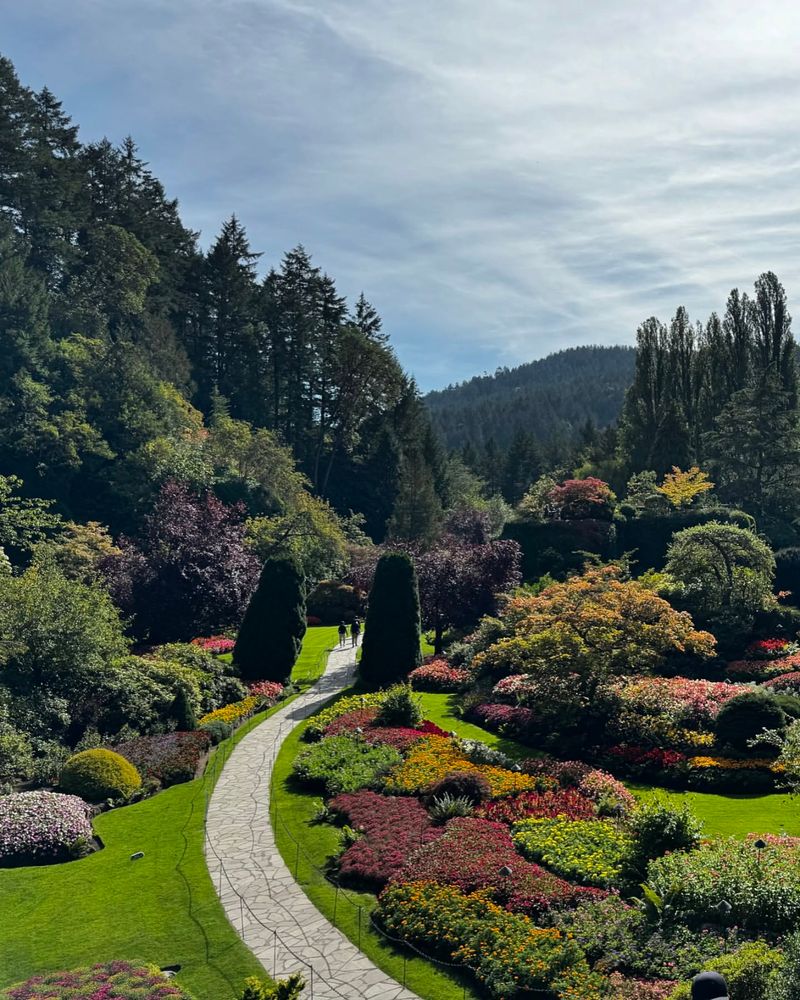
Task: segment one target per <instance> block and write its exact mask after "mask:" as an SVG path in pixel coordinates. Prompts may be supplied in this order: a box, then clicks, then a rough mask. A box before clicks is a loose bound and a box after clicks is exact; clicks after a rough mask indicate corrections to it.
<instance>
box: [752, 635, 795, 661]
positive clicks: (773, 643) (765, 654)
mask: <svg viewBox="0 0 800 1000" xmlns="http://www.w3.org/2000/svg"><path fill="white" fill-rule="evenodd" d="M791 645H792V643H790V642H789V640H788V639H756V641H755V642H751V643H750V645H749V646H748V647H747V650H746V651H745V656H746V658H747V659H749V660H774V659H777V658H778V657H781V656H784V655H785V654H786V652H787V651H788V650H789V647H790V646H791Z"/></svg>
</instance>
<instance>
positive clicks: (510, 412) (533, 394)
mask: <svg viewBox="0 0 800 1000" xmlns="http://www.w3.org/2000/svg"><path fill="white" fill-rule="evenodd" d="M633 363H634V350H633V348H630V347H571V348H569V349H567V350H565V351H558V352H557V353H556V354H550V355H548V356H547V357H546V358H542V359H540V360H539V361H532V362H530V363H529V364H526V365H519V367H517V368H498V369H497V371H496V372H495V373H494V374H493V375H478V376H476V377H475V378H472V379H470V380H469V381H467V382H462V383H460V384H459V385H451V386H448V387H447V388H446V389H441V390H438V391H435V392H430V393H428V394H427V395H426V397H425V402H426V404H427V405H428V409H429V410H430V413H431V416H432V418H433V424H434V427H435V428H436V430H437V431H438V432H439V434H440V435H441V437H442V440H443V441H444V443H445V445H446V446H447V447H448V448H463V447H464V446H465V445H466V444H468V443H469V444H470V445H472V446H473V447H475V448H485V447H486V446H487V444H489V442H493V443H494V445H496V446H498V447H499V448H501V449H506V448H508V446H509V445H510V444H511V441H512V439H513V437H514V434H515V432H516V431H517V430H519V429H520V428H524V429H525V430H527V431H528V432H530V433H531V434H533V436H534V437H535V438H536V440H537V441H538V442H539V443H540V444H553V443H555V444H556V445H557V446H560V447H562V448H563V447H565V446H567V447H568V446H569V445H571V444H572V443H573V442H574V440H575V438H576V436H577V434H578V432H579V431H580V429H581V428H582V427H584V426H585V425H586V423H587V421H588V422H590V423H591V424H594V425H595V426H596V427H606V426H608V425H609V424H613V423H615V422H616V421H617V419H618V417H619V414H620V410H621V409H622V403H623V400H624V398H625V391H626V389H627V388H628V386H629V385H630V383H631V379H632V378H633Z"/></svg>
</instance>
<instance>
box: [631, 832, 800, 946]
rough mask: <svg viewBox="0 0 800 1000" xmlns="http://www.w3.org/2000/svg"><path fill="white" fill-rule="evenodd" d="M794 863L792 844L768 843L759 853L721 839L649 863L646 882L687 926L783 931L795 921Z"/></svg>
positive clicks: (798, 910)
mask: <svg viewBox="0 0 800 1000" xmlns="http://www.w3.org/2000/svg"><path fill="white" fill-rule="evenodd" d="M798 862H800V857H799V856H798V848H797V847H796V846H794V845H793V844H791V842H790V843H788V844H784V843H782V842H780V840H778V841H777V842H770V841H767V845H766V847H765V848H764V849H763V850H761V851H758V850H756V848H755V847H754V846H753V844H752V843H749V842H745V843H742V842H741V841H737V840H733V839H730V840H722V841H717V842H714V843H711V844H705V845H703V846H702V847H701V848H699V849H698V850H696V851H691V852H689V853H677V854H667V855H665V856H664V857H663V858H657V859H656V860H654V861H651V862H650V864H649V866H648V870H647V881H648V883H649V884H650V886H652V888H653V889H654V890H655V892H657V893H658V895H659V896H662V897H664V898H668V899H669V902H670V905H671V906H672V908H673V911H674V913H675V914H677V915H678V916H679V917H680V918H681V919H683V920H685V921H686V922H688V923H689V924H691V925H694V926H699V925H700V924H703V923H706V922H711V923H728V924H729V925H731V926H739V927H744V928H746V929H747V930H748V931H751V932H753V931H774V932H776V933H782V932H785V931H789V930H793V929H794V927H795V925H796V924H797V923H798V921H800V863H798ZM722 902H725V903H727V904H728V906H730V912H729V913H725V912H723V908H721V905H720V904H721V903H722ZM724 909H725V910H727V907H725V908H724Z"/></svg>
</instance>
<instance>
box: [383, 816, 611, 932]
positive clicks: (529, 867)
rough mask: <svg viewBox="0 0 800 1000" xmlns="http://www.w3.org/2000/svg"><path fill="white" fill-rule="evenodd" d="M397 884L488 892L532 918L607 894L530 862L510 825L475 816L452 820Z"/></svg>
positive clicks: (408, 865) (397, 876)
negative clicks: (518, 848) (521, 852)
mask: <svg viewBox="0 0 800 1000" xmlns="http://www.w3.org/2000/svg"><path fill="white" fill-rule="evenodd" d="M393 881H395V882H438V883H439V884H440V885H451V886H456V887H457V888H458V889H460V890H461V891H462V892H473V891H475V890H478V889H486V890H488V891H490V894H491V898H492V899H493V900H494V901H495V902H497V903H499V904H502V905H503V906H505V907H506V908H507V909H508V910H512V911H514V912H515V913H527V914H529V915H541V914H543V913H546V912H547V911H549V910H550V909H552V908H558V907H563V906H570V905H574V904H575V902H576V901H577V900H580V899H584V898H591V899H594V898H597V897H598V896H599V895H602V893H599V892H598V891H597V890H596V889H591V888H584V887H582V886H576V885H572V884H570V883H569V882H567V881H565V880H564V879H562V878H559V877H558V876H557V875H553V874H552V873H551V872H548V871H546V870H545V869H544V868H541V867H540V866H539V865H536V864H531V862H529V861H526V860H525V859H524V858H522V857H520V855H519V854H518V853H517V851H516V850H515V848H514V844H513V842H512V839H511V834H510V833H509V830H508V827H506V826H503V825H502V824H501V823H493V822H491V821H489V820H485V819H475V818H472V817H458V818H456V819H451V820H449V822H448V823H447V825H446V827H445V832H444V835H443V836H442V837H440V838H438V839H437V840H435V841H433V843H430V844H428V845H427V846H426V847H423V848H421V849H420V850H418V851H415V852H414V853H413V854H412V855H411V857H410V858H409V859H408V861H407V862H406V864H405V865H404V867H402V868H401V869H400V870H399V871H398V872H397V873H396V874H395V875H394V877H393Z"/></svg>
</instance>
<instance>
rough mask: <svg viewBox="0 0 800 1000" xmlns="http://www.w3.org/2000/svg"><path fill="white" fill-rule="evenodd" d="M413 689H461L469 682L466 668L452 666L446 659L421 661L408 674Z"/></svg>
mask: <svg viewBox="0 0 800 1000" xmlns="http://www.w3.org/2000/svg"><path fill="white" fill-rule="evenodd" d="M408 679H409V681H410V682H411V686H412V687H413V688H414V690H415V691H463V690H464V688H465V687H466V686H467V684H468V683H469V679H470V674H469V671H468V670H464V669H463V668H461V667H454V666H452V665H451V664H449V663H448V662H447V660H442V659H436V660H430V661H429V662H428V663H423V664H422V666H421V667H417V668H416V670H412V671H411V673H410V674H409V675H408Z"/></svg>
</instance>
